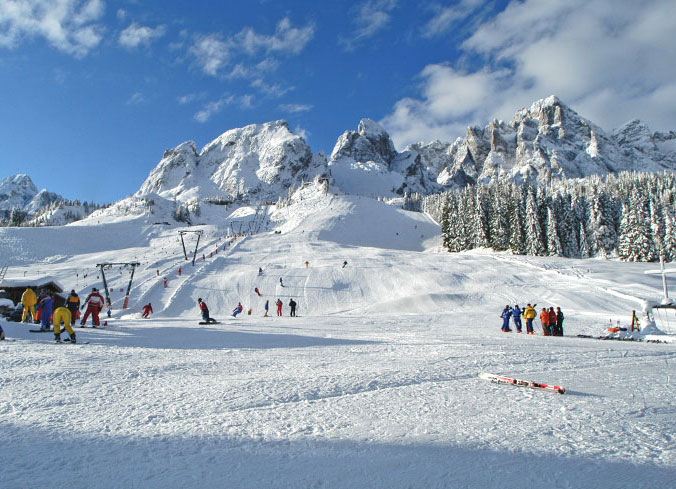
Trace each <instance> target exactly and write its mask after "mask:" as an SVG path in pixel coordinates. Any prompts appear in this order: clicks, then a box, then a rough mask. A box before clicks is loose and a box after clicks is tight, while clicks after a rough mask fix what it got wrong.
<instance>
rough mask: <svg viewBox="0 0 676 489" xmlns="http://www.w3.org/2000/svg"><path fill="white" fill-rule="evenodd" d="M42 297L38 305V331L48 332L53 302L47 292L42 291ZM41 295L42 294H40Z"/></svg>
mask: <svg viewBox="0 0 676 489" xmlns="http://www.w3.org/2000/svg"><path fill="white" fill-rule="evenodd" d="M44 293H45V294H44V297H43V298H42V299H41V300H40V303H39V304H38V310H39V311H41V312H40V329H41V330H43V331H49V322H50V321H51V319H52V309H53V306H54V301H53V300H52V296H51V295H50V294H49V292H47V291H44ZM40 295H42V294H40Z"/></svg>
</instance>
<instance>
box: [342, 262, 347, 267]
mask: <svg viewBox="0 0 676 489" xmlns="http://www.w3.org/2000/svg"><path fill="white" fill-rule="evenodd" d="M346 266H347V260H345V261H344V262H343V268H345V267H346Z"/></svg>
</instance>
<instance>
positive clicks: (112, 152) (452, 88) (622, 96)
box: [0, 0, 676, 202]
mask: <svg viewBox="0 0 676 489" xmlns="http://www.w3.org/2000/svg"><path fill="white" fill-rule="evenodd" d="M639 6H640V7H639ZM674 19H676V2H673V1H671V0H643V1H641V2H635V1H629V0H592V1H583V0H566V1H558V0H519V1H517V0H512V1H509V0H493V1H481V0H459V1H443V0H439V1H436V2H422V1H416V2H414V1H404V0H353V1H333V2H330V1H327V2H315V1H286V2H279V1H277V2H274V1H272V0H260V1H255V0H250V1H247V2H235V1H232V2H207V1H201V0H194V1H192V2H178V1H173V0H166V1H140V0H118V1H116V2H113V1H108V0H2V1H0V177H4V176H8V175H11V174H15V173H27V174H28V175H30V176H31V178H32V179H33V180H34V181H35V183H36V185H37V186H38V187H39V188H47V189H48V190H50V191H53V192H57V193H60V194H62V195H64V196H65V197H68V198H78V199H85V200H94V201H96V202H112V201H115V200H118V199H120V198H123V197H125V196H126V195H129V194H132V193H134V192H135V191H136V190H137V189H138V188H139V187H140V185H141V183H142V182H143V180H144V179H145V178H146V177H147V175H148V173H149V172H150V171H151V170H152V169H153V168H154V167H155V165H156V164H157V162H158V161H159V160H160V158H161V156H162V153H163V151H164V150H165V149H167V148H171V147H174V146H176V145H178V144H180V143H181V142H183V141H186V140H190V139H191V140H194V141H195V142H196V143H197V145H198V147H201V146H202V145H204V144H205V143H207V142H209V141H211V140H212V139H214V138H215V137H217V136H218V135H219V134H221V133H222V132H224V131H226V130H228V129H231V128H233V127H241V126H244V125H247V124H251V123H258V122H265V121H270V120H276V119H286V120H288V121H289V125H290V127H291V129H292V130H294V131H295V132H297V133H300V134H302V135H304V136H305V137H306V139H307V140H308V142H309V143H310V145H311V146H312V148H313V150H314V151H320V150H324V151H326V152H330V151H331V149H332V148H333V145H334V143H335V141H336V139H337V138H338V136H339V135H340V134H341V133H342V132H343V131H344V130H348V129H356V127H357V124H358V122H359V119H361V118H363V117H370V118H372V119H375V120H378V121H379V122H381V123H382V124H383V125H384V126H385V128H386V129H387V130H388V131H389V132H390V134H391V135H392V137H393V139H394V141H395V144H396V145H397V147H399V148H403V146H405V145H406V144H408V143H410V142H414V141H418V140H424V141H430V140H433V139H442V140H447V141H450V140H454V139H455V138H456V137H458V136H461V135H463V134H464V132H465V128H466V126H467V125H469V124H485V123H486V122H488V121H489V120H490V119H492V118H493V117H498V118H501V119H505V120H509V119H511V117H512V115H513V113H514V111H515V110H517V109H519V108H521V107H523V106H528V105H530V103H531V102H533V101H534V100H536V99H539V98H542V97H546V96H548V95H550V94H556V95H558V96H559V97H560V98H561V99H562V100H563V101H564V102H565V103H567V104H569V105H571V106H572V107H573V108H575V109H576V110H577V111H578V112H580V113H581V114H582V115H584V116H586V117H588V118H590V119H591V120H593V121H594V122H597V123H598V124H600V125H601V126H602V127H604V128H605V129H607V130H611V129H613V128H615V127H617V126H619V125H621V124H623V123H624V122H627V121H628V120H630V119H633V118H640V119H642V120H644V121H645V122H647V123H648V124H649V125H650V126H651V127H652V128H653V129H655V130H667V129H676V110H674V108H675V107H676V63H674V62H673V60H674V59H676V40H675V36H674V32H676V20H674Z"/></svg>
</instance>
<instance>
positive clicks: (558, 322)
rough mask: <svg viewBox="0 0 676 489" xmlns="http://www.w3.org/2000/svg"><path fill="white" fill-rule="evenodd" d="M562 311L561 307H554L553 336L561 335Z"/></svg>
mask: <svg viewBox="0 0 676 489" xmlns="http://www.w3.org/2000/svg"><path fill="white" fill-rule="evenodd" d="M563 319H564V318H563V312H561V308H560V307H557V308H556V326H554V336H563Z"/></svg>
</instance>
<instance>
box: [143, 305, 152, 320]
mask: <svg viewBox="0 0 676 489" xmlns="http://www.w3.org/2000/svg"><path fill="white" fill-rule="evenodd" d="M152 312H153V305H152V304H151V303H150V302H148V303H147V304H146V305H145V306H143V316H142V317H143V318H147V317H148V316H149V315H150V314H151V313H152Z"/></svg>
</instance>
